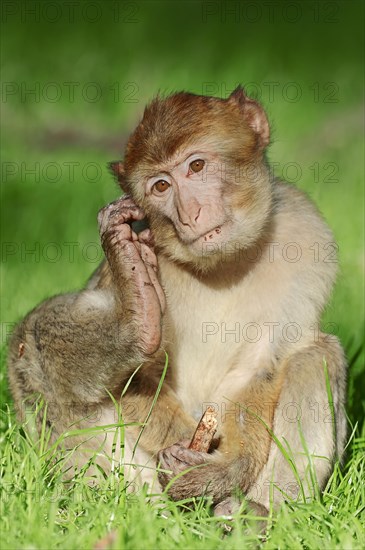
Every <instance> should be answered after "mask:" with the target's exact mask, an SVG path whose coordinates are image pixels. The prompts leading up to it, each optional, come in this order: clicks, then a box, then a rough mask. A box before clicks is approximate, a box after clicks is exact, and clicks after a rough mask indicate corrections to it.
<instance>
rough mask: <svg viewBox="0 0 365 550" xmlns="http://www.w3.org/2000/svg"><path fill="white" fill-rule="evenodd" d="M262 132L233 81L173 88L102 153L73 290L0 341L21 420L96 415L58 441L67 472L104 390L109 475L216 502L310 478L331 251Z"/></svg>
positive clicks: (335, 400) (83, 448)
mask: <svg viewBox="0 0 365 550" xmlns="http://www.w3.org/2000/svg"><path fill="white" fill-rule="evenodd" d="M269 134H270V132H269V124H268V120H267V117H266V114H265V112H264V110H263V108H262V107H261V105H260V104H259V103H258V102H256V101H254V100H252V99H249V98H248V97H247V96H246V94H245V92H244V90H243V89H242V88H241V87H238V88H237V89H236V90H235V91H234V92H233V93H232V94H231V95H230V96H229V97H228V98H227V99H220V98H215V97H204V96H198V95H194V94H191V93H185V92H181V93H175V94H173V95H171V96H169V97H166V98H159V97H157V98H156V99H154V100H153V101H152V103H151V104H150V105H148V106H147V108H146V110H145V113H144V116H143V119H142V121H141V122H140V123H139V125H138V126H137V128H136V130H135V131H134V133H133V134H132V135H131V137H130V139H129V141H128V144H127V148H126V152H125V159H124V163H122V162H115V163H112V168H113V171H114V173H115V175H116V176H117V179H118V181H119V184H120V186H121V188H122V189H123V191H125V192H126V193H127V195H124V196H123V197H122V198H120V199H118V200H116V201H115V202H113V203H111V204H109V205H108V206H106V207H105V208H103V209H102V210H101V211H100V212H99V217H98V220H99V227H100V236H101V242H102V246H103V249H104V252H105V256H106V260H105V261H104V263H103V264H102V265H101V266H100V268H99V269H98V270H97V272H96V273H95V274H94V275H93V276H92V278H91V279H90V281H89V283H88V285H87V286H86V288H85V289H84V290H82V291H81V292H79V293H76V294H68V295H65V296H57V297H55V298H52V299H50V300H48V301H46V302H45V303H43V304H41V305H40V306H38V307H37V308H36V309H35V310H33V311H32V312H31V313H30V314H29V315H28V316H27V317H26V318H25V319H24V320H23V321H22V323H21V324H20V325H19V326H18V327H17V329H16V330H15V332H14V335H13V337H12V341H11V346H10V359H9V378H10V385H11V389H12V393H13V396H14V400H15V405H16V407H17V410H18V412H19V414H20V416H21V417H22V415H24V411H25V409H26V407H27V406H29V405H32V403H33V404H34V402H35V400H36V398H37V396H39V395H41V396H42V398H43V400H44V401H45V402H46V403H47V407H48V409H47V422H48V425H49V426H50V428H51V429H52V434H53V435H52V438H53V441H55V440H56V438H57V437H59V436H60V435H61V434H62V433H64V432H65V431H66V430H67V429H68V428H69V426H71V425H72V428H73V430H74V429H75V428H83V427H90V426H92V425H95V426H108V427H105V428H104V430H103V429H100V431H99V432H98V433H97V434H96V435H95V436H93V437H91V435H90V432H87V435H84V436H83V435H82V433H80V434H79V435H77V436H74V437H73V438H66V439H65V440H64V442H63V445H66V446H68V447H71V446H72V445H78V452H77V453H74V454H73V455H72V460H73V466H74V467H79V466H80V465H81V464H82V463H83V461H86V460H87V458H88V457H90V456H91V454H92V453H93V452H94V453H95V455H96V458H95V461H96V462H98V463H99V464H100V465H102V466H103V467H104V468H105V469H106V470H107V469H108V468H109V469H110V465H111V463H112V459H111V458H110V457H111V455H112V445H113V438H114V437H115V434H114V430H113V429H111V427H110V425H113V423H114V424H115V423H116V422H117V416H116V413H115V403H113V400H112V397H113V399H114V400H117V401H120V402H121V411H122V417H123V422H125V423H126V429H125V455H124V463H125V471H126V475H127V476H129V478H130V479H131V480H135V481H138V482H141V483H143V482H145V481H147V482H148V483H150V486H151V490H153V491H156V490H157V487H158V482H159V484H160V487H161V488H162V489H164V488H167V490H168V494H169V495H170V497H171V498H172V499H174V500H180V499H186V498H190V497H199V496H209V497H211V501H212V502H213V505H214V506H215V509H216V513H218V514H227V513H230V512H232V510H233V509H234V508H235V506H236V503H237V496H240V495H241V497H242V495H244V496H245V498H246V499H247V500H248V501H251V502H252V503H253V506H254V507H256V510H258V513H261V512H262V513H264V512H265V510H267V509H268V508H269V507H270V505H271V502H272V504H273V506H274V507H275V506H278V505H279V504H280V502H282V501H283V500H286V499H289V498H297V497H299V498H302V499H303V498H310V497H311V496H313V494H314V492H315V488H314V487H313V475H314V476H315V478H316V480H317V482H318V485H319V487H320V488H323V486H324V484H325V482H326V480H327V478H328V476H329V474H330V472H331V469H332V465H333V462H334V460H336V458H337V457H340V456H341V454H342V452H343V448H344V440H345V413H344V410H343V406H344V392H345V371H346V364H345V359H344V354H343V351H342V348H341V346H340V344H339V342H338V341H337V339H336V338H335V337H334V336H332V335H326V334H323V333H321V332H320V330H319V329H318V323H319V320H320V315H321V312H322V310H323V308H324V306H325V305H326V303H327V300H328V298H329V295H330V292H331V289H332V286H333V283H334V280H335V272H336V264H335V263H334V261H333V258H334V252H333V251H334V250H335V245H334V243H333V237H332V234H331V232H330V230H329V229H328V227H327V226H326V224H325V222H324V221H323V219H322V218H321V216H320V215H319V213H318V212H317V210H316V208H315V207H314V206H313V204H312V203H311V202H310V201H309V200H308V198H307V197H306V196H305V195H304V194H303V193H302V192H300V191H298V190H297V189H295V188H294V187H293V186H291V185H288V184H286V183H284V182H282V181H278V180H276V179H275V178H273V177H272V174H271V172H270V168H269V166H268V164H267V161H266V158H265V150H266V148H267V146H268V144H269ZM144 218H146V219H147V220H148V224H149V227H148V228H147V229H144V230H143V231H141V232H140V233H137V232H135V231H134V228H135V226H134V225H132V224H133V222H136V221H139V220H142V219H144ZM166 353H167V355H168V363H169V366H168V369H167V374H166V377H165V379H164V381H163V384H162V387H161V391H160V393H159V395H158V398H157V400H156V397H155V396H156V392H157V389H158V386H159V382H160V378H161V374H162V372H163V369H164V365H165V360H166ZM138 367H139V368H138ZM136 369H138V370H137V371H136ZM132 375H133V376H132ZM329 387H330V391H329ZM125 388H127V389H126V390H125ZM154 400H155V404H154V406H153V407H152V412H151V414H149V413H150V409H151V406H152V404H153V402H154ZM208 405H210V406H213V407H214V408H215V410H216V412H217V419H218V430H217V433H216V438H215V443H214V445H212V447H211V448H210V450H209V452H208V453H205V452H199V451H196V450H193V449H190V448H189V441H190V440H191V437H192V435H193V434H194V431H195V429H196V426H197V422H198V420H199V418H200V417H201V415H202V413H203V412H204V410H205V409H206V407H207V406H208ZM39 416H40V420H39V422H40V423H41V421H42V415H41V414H40V415H39ZM141 426H142V427H141ZM83 440H85V441H83ZM288 456H289V458H288ZM114 459H116V460H118V445H117V451H116V453H115V454H114V455H113V460H114ZM156 463H157V465H158V468H157V470H156ZM133 465H138V467H139V468H138V469H137V470H136V469H135V468H134V467H133ZM90 471H92V469H90ZM182 472H185V473H183V475H181V473H182ZM157 478H158V481H157ZM314 485H315V484H314Z"/></svg>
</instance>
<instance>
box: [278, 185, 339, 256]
mask: <svg viewBox="0 0 365 550" xmlns="http://www.w3.org/2000/svg"><path fill="white" fill-rule="evenodd" d="M272 234H273V236H274V237H275V238H278V239H279V240H282V239H283V240H284V241H285V242H286V243H289V242H293V243H298V244H301V245H304V246H306V245H308V246H312V245H314V243H316V242H318V243H323V244H324V243H334V237H333V234H332V231H331V230H330V228H329V227H328V225H327V223H326V221H325V220H324V218H323V216H322V214H321V213H320V212H319V210H318V208H317V207H316V205H315V204H314V202H313V201H312V200H311V199H310V198H309V197H308V195H307V194H306V193H304V192H303V191H301V190H299V189H298V188H296V187H294V186H293V185H290V184H288V183H285V182H282V181H279V182H277V183H276V185H275V187H274V191H273V233H272Z"/></svg>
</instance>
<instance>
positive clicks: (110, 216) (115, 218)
mask: <svg viewBox="0 0 365 550" xmlns="http://www.w3.org/2000/svg"><path fill="white" fill-rule="evenodd" d="M144 217H145V214H144V212H143V210H142V209H141V208H140V207H139V206H137V205H136V204H135V203H134V202H133V201H132V200H131V199H127V200H123V199H119V200H117V201H114V202H111V203H110V204H108V205H107V206H104V208H101V210H99V213H98V223H99V228H100V233H104V232H105V231H106V230H107V228H108V226H109V225H110V224H111V223H113V224H118V225H122V224H124V223H131V222H133V221H138V220H142V219H143V218H144Z"/></svg>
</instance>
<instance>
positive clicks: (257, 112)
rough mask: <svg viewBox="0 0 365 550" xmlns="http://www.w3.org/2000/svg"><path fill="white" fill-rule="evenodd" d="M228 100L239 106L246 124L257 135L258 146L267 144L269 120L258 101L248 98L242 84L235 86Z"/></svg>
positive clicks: (268, 140)
mask: <svg viewBox="0 0 365 550" xmlns="http://www.w3.org/2000/svg"><path fill="white" fill-rule="evenodd" d="M228 101H231V102H234V103H236V104H237V105H238V106H239V108H240V110H241V112H242V114H243V116H244V118H245V120H246V122H247V124H248V125H249V126H250V128H252V130H253V131H254V132H255V134H256V135H257V137H258V140H259V144H260V146H261V147H262V148H264V147H266V146H267V145H269V143H270V126H269V121H268V119H267V116H266V113H265V111H264V109H263V108H262V107H261V105H260V103H258V102H257V101H255V100H254V99H251V98H249V97H248V96H247V95H246V92H245V90H244V89H243V88H242V86H237V88H236V89H235V90H234V91H233V92H232V93H231V95H230V96H229V98H228Z"/></svg>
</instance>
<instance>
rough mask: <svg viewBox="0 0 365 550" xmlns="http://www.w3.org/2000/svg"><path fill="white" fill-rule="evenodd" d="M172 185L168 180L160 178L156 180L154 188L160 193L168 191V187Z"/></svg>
mask: <svg viewBox="0 0 365 550" xmlns="http://www.w3.org/2000/svg"><path fill="white" fill-rule="evenodd" d="M169 187H170V184H169V182H168V181H166V180H158V181H156V183H155V184H154V185H153V188H154V189H156V191H157V192H158V193H163V192H164V191H166V190H167V189H168V188H169Z"/></svg>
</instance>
